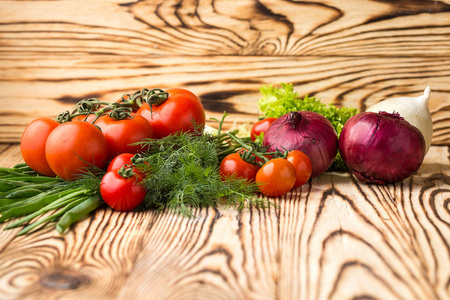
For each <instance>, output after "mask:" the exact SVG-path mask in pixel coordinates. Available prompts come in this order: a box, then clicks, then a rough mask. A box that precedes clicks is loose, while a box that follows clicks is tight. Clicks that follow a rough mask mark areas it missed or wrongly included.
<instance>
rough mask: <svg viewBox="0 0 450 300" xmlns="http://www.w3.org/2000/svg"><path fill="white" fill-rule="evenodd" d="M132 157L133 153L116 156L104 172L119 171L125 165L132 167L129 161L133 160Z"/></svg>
mask: <svg viewBox="0 0 450 300" xmlns="http://www.w3.org/2000/svg"><path fill="white" fill-rule="evenodd" d="M133 156H134V154H133V153H122V154H119V155H117V156H116V157H114V158H113V160H111V162H110V163H109V165H108V169H107V170H106V172H111V171H113V170H117V169H120V168H122V167H123V166H125V165H132V164H133V163H132V162H131V159H132V158H133Z"/></svg>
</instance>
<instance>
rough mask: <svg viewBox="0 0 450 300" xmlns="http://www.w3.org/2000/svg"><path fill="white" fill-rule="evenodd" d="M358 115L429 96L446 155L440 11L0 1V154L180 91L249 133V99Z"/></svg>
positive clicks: (435, 5)
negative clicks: (264, 88) (101, 111)
mask: <svg viewBox="0 0 450 300" xmlns="http://www.w3.org/2000/svg"><path fill="white" fill-rule="evenodd" d="M280 82H286V83H287V82H292V83H294V85H295V89H296V91H297V92H299V93H300V94H301V95H306V94H309V95H314V96H317V97H320V98H321V99H322V100H323V101H324V102H328V103H335V104H337V105H351V106H355V107H357V108H359V109H361V110H364V109H365V108H366V107H368V106H370V105H372V104H373V103H376V102H377V101H380V100H383V99H385V98H388V97H394V96H413V95H418V94H420V93H421V92H422V91H423V90H424V88H425V87H426V86H428V85H429V86H431V89H432V96H431V99H430V103H429V105H430V109H431V112H432V117H433V122H434V136H433V143H434V144H435V145H446V144H449V143H450V123H449V122H450V121H449V119H450V117H449V116H450V113H449V111H450V1H449V0H444V1H422V0H399V1H390V0H351V1H350V0H347V1H342V0H341V1H338V0H319V1H299V2H296V1H277V0H259V1H258V0H239V1H237V0H197V1H193V0H164V1H163V0H143V1H130V0H127V1H122V0H95V1H94V0H91V1H85V0H78V1H76V0H73V1H3V0H2V1H0V114H1V118H0V142H3V143H10V142H19V141H20V135H21V133H22V131H23V129H24V127H25V126H26V124H27V123H28V122H30V121H31V120H32V119H34V118H36V117H39V116H50V117H55V116H56V115H57V114H58V113H60V112H62V111H64V110H66V109H68V108H70V107H71V106H73V105H74V104H75V103H76V102H77V101H79V100H81V99H83V98H90V97H98V98H101V99H103V100H107V101H113V100H115V99H118V98H119V97H120V96H121V95H122V94H124V93H132V92H134V91H136V90H139V89H142V88H144V87H147V88H154V87H159V88H168V87H185V88H188V89H190V90H191V91H193V92H194V93H196V94H198V95H199V96H200V97H201V99H202V101H203V104H204V106H205V108H206V109H207V111H208V112H207V116H208V117H218V116H220V115H221V114H222V112H223V111H224V110H225V111H227V112H229V113H231V114H232V116H230V117H229V118H228V123H227V126H231V124H232V123H234V122H253V121H255V119H256V117H257V115H258V110H257V104H256V102H257V100H258V99H259V88H260V86H261V85H263V84H265V83H275V84H277V83H280Z"/></svg>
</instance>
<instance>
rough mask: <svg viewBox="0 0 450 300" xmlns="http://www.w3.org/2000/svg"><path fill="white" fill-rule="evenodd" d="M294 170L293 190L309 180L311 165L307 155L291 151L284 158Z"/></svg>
mask: <svg viewBox="0 0 450 300" xmlns="http://www.w3.org/2000/svg"><path fill="white" fill-rule="evenodd" d="M286 159H287V160H288V161H289V162H290V163H291V164H292V165H293V166H294V168H295V174H296V177H297V179H296V181H295V184H294V187H293V189H296V188H298V187H300V186H302V185H304V184H305V183H306V182H307V181H308V180H309V178H311V173H312V165H311V160H310V159H309V157H308V155H306V154H305V153H303V152H302V151H300V150H292V151H290V152H289V154H288V156H287V158H286Z"/></svg>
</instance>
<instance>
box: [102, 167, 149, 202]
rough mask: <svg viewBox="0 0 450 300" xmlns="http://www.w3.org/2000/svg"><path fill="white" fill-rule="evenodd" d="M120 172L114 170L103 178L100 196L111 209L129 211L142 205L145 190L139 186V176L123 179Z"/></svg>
mask: <svg viewBox="0 0 450 300" xmlns="http://www.w3.org/2000/svg"><path fill="white" fill-rule="evenodd" d="M121 170H122V169H116V170H113V171H110V172H107V173H106V174H105V175H104V176H103V178H102V181H101V182H100V194H101V195H102V198H103V200H104V201H105V202H106V204H108V205H109V206H110V207H111V208H112V209H115V210H119V211H130V210H133V209H135V208H136V207H138V206H139V204H141V203H142V201H143V200H144V197H145V193H146V190H145V187H144V186H143V185H142V184H141V182H142V177H141V176H139V175H138V174H134V175H131V176H130V177H127V176H125V177H124V176H122V175H121Z"/></svg>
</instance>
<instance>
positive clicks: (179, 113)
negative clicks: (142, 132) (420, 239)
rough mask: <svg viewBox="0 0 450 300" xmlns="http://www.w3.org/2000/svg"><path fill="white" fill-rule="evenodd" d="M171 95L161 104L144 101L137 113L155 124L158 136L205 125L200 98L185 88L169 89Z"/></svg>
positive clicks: (192, 129)
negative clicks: (150, 103) (150, 104)
mask: <svg viewBox="0 0 450 300" xmlns="http://www.w3.org/2000/svg"><path fill="white" fill-rule="evenodd" d="M165 92H167V93H168V94H169V97H168V98H167V100H166V101H164V102H163V103H162V104H160V105H152V110H153V112H152V110H151V109H150V106H149V104H148V103H144V104H143V105H142V106H141V107H140V108H139V110H138V111H137V113H136V114H137V115H141V116H143V117H145V118H146V119H147V120H148V121H149V122H150V124H152V126H153V130H154V131H155V137H156V138H162V137H165V136H168V135H170V134H172V133H174V132H178V131H187V132H192V131H194V126H193V125H194V124H193V122H194V123H195V124H196V125H199V126H203V127H204V126H205V110H204V109H203V105H202V103H201V102H200V99H199V98H198V97H197V96H196V95H194V94H193V93H192V92H190V91H188V90H185V89H168V90H166V91H165Z"/></svg>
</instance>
